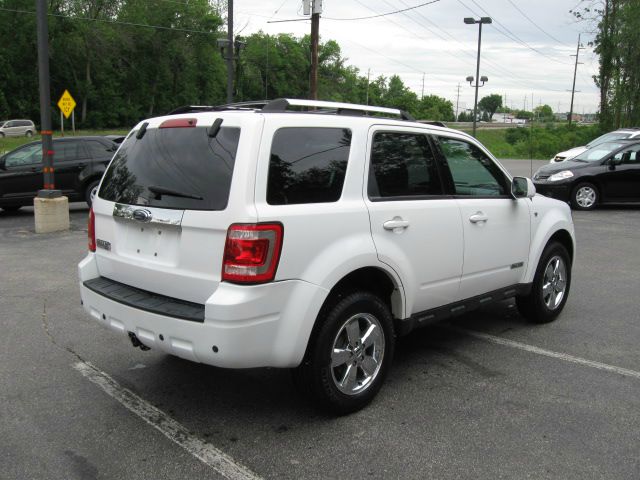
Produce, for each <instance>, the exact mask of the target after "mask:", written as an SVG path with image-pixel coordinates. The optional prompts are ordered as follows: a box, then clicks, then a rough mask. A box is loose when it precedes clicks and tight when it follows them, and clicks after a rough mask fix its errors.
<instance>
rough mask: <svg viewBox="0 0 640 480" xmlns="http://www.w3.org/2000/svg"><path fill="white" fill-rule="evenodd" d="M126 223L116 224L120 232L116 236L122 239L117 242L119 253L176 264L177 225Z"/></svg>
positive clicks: (178, 236)
mask: <svg viewBox="0 0 640 480" xmlns="http://www.w3.org/2000/svg"><path fill="white" fill-rule="evenodd" d="M126 223H128V225H126V224H125V225H122V224H121V225H119V226H118V230H121V232H119V234H118V235H117V237H118V238H121V239H123V240H124V241H121V242H118V246H119V248H118V252H117V253H118V254H119V255H121V256H123V257H128V258H132V259H137V260H144V261H146V262H152V263H157V264H162V265H167V266H175V265H176V264H177V260H178V244H179V241H180V229H179V228H178V227H170V226H159V225H149V224H147V225H139V224H135V223H130V222H126Z"/></svg>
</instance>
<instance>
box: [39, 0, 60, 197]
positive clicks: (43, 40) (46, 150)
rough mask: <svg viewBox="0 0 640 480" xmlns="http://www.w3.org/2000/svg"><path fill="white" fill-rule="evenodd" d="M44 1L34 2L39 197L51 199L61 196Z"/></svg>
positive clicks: (45, 4) (45, 2)
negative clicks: (55, 164)
mask: <svg viewBox="0 0 640 480" xmlns="http://www.w3.org/2000/svg"><path fill="white" fill-rule="evenodd" d="M47 5H48V2H47V1H46V0H36V15H37V36H38V80H39V83H40V135H41V136H42V165H43V167H44V168H43V170H44V191H43V190H40V192H38V196H39V197H45V198H52V197H59V196H61V195H62V193H61V192H60V190H56V189H55V188H56V185H55V183H56V182H55V178H54V174H53V139H52V138H51V136H52V134H53V132H52V131H51V92H50V85H49V25H48V23H47Z"/></svg>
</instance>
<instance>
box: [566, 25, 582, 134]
mask: <svg viewBox="0 0 640 480" xmlns="http://www.w3.org/2000/svg"><path fill="white" fill-rule="evenodd" d="M580 50H584V47H581V46H580V34H578V47H577V48H576V55H575V56H576V64H575V66H574V67H573V86H572V87H571V106H570V107H569V125H571V117H572V116H573V96H574V95H575V93H576V74H577V73H578V55H580ZM571 56H572V57H573V55H571Z"/></svg>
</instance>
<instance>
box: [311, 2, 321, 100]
mask: <svg viewBox="0 0 640 480" xmlns="http://www.w3.org/2000/svg"><path fill="white" fill-rule="evenodd" d="M320 13H322V0H312V7H311V99H312V100H317V99H318V43H319V41H320Z"/></svg>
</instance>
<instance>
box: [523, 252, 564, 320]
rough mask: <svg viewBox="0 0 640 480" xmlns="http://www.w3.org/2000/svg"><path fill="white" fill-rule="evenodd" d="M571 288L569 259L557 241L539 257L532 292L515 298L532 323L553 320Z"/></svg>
mask: <svg viewBox="0 0 640 480" xmlns="http://www.w3.org/2000/svg"><path fill="white" fill-rule="evenodd" d="M570 287H571V259H570V257H569V253H568V252H567V249H566V248H565V247H564V246H563V245H562V244H560V243H558V242H551V243H549V244H548V245H547V246H546V247H545V249H544V251H543V252H542V255H541V257H540V262H539V263H538V268H537V269H536V274H535V277H534V278H533V285H532V286H531V292H529V294H528V295H525V296H518V297H516V305H517V307H518V310H519V311H520V313H521V314H522V316H523V317H525V318H526V319H527V320H529V321H530V322H533V323H549V322H552V321H553V320H555V319H556V317H557V316H558V315H560V312H562V309H563V308H564V305H565V304H566V303H567V297H568V296H569V289H570Z"/></svg>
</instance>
